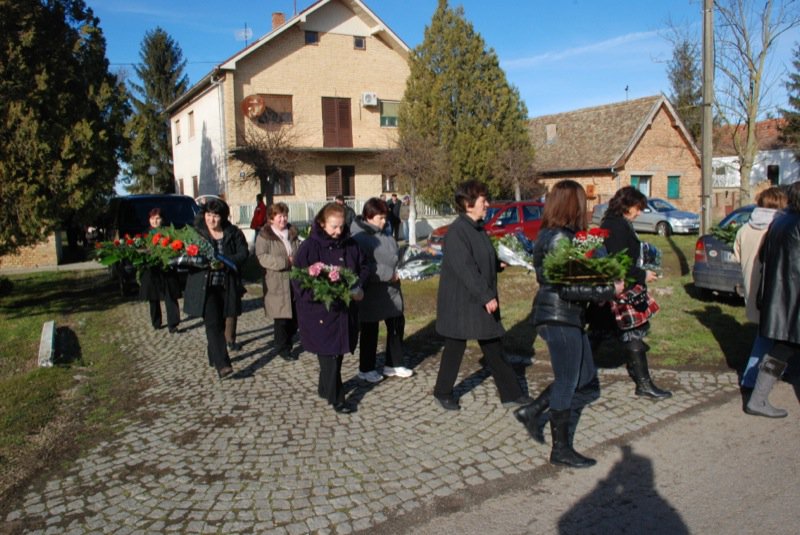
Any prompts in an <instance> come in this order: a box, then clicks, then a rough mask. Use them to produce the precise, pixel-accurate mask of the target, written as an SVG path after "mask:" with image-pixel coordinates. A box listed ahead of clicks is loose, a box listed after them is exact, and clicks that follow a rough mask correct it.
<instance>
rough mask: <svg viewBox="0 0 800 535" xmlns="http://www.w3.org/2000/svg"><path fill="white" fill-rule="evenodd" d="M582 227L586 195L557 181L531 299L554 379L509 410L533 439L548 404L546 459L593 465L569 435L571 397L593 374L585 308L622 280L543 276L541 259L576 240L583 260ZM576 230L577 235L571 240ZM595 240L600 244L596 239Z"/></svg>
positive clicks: (539, 242)
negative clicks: (549, 444) (550, 443)
mask: <svg viewBox="0 0 800 535" xmlns="http://www.w3.org/2000/svg"><path fill="white" fill-rule="evenodd" d="M585 231H586V193H585V192H584V190H583V187H582V186H581V185H580V184H578V183H577V182H575V181H573V180H563V181H561V182H558V183H557V184H555V186H553V188H552V190H551V191H550V192H549V193H548V195H547V202H546V203H545V206H544V213H543V215H542V226H541V229H540V230H539V235H538V237H537V239H536V245H535V246H534V248H533V265H534V267H535V269H536V280H537V282H538V283H539V290H538V292H537V293H536V297H535V298H534V300H533V313H532V320H533V324H534V326H535V327H536V332H537V333H538V334H539V336H541V337H542V339H543V340H544V341H545V342H546V343H547V348H548V350H549V352H550V362H551V365H552V366H553V375H554V381H553V383H552V384H550V385H549V386H548V387H547V388H546V389H545V390H544V391H543V392H542V394H541V395H540V396H539V397H538V398H537V399H536V401H534V402H533V403H532V404H530V405H527V406H525V407H522V408H520V409H518V410H517V411H515V413H514V414H515V416H516V417H517V419H518V420H520V421H521V422H523V423H524V424H525V426H526V427H527V428H528V430H529V431H530V432H531V434H532V435H533V436H534V437H536V436H537V433H538V422H537V420H538V417H539V415H540V414H541V413H542V412H544V410H545V409H546V408H547V407H548V405H549V407H550V429H551V433H552V438H553V446H552V451H551V453H550V462H551V463H552V464H557V465H563V466H571V467H575V468H582V467H588V466H592V465H594V464H595V462H596V461H595V460H594V459H590V458H588V457H584V456H583V455H581V454H580V453H578V452H576V451H575V450H574V449H573V447H572V439H571V435H570V433H569V424H570V419H571V415H572V398H573V395H574V393H575V391H576V390H577V389H579V388H581V387H584V386H586V385H588V384H589V383H590V382H592V381H593V380H594V379H595V377H596V371H595V367H594V362H593V360H592V350H591V347H590V345H589V339H588V337H587V335H586V332H585V331H584V330H583V327H584V322H585V312H586V306H587V303H589V302H598V301H607V300H610V299H612V298H613V297H614V295H615V294H616V293H618V292H620V291H622V288H623V283H622V281H617V282H612V281H603V282H601V281H599V280H597V279H595V280H594V281H592V282H593V283H594V284H591V285H590V284H588V283H586V282H583V281H584V280H585V279H583V278H580V277H578V278H576V279H575V280H574V281H569V280H561V281H560V282H559V283H555V282H553V281H552V280H550V279H549V278H548V276H547V274H546V269H545V267H544V265H545V260H546V258H547V257H548V255H553V254H555V253H556V252H557V251H558V250H560V249H561V248H563V247H564V244H561V245H560V244H559V243H560V242H563V241H564V240H566V241H567V244H570V243H575V244H576V245H575V247H577V248H585V249H586V250H585V251H584V252H583V254H584V255H585V256H586V257H587V258H589V257H591V256H593V252H594V248H593V247H591V246H590V247H586V246H585V245H584V244H586V243H589V244H591V243H592V241H591V240H589V238H588V235H586V234H585ZM579 232H580V233H581V235H580V237H578V238H576V233H579ZM594 238H596V237H593V239H594ZM597 240H598V244H599V238H597ZM581 250H582V249H581ZM539 440H543V437H542V438H540V439H539Z"/></svg>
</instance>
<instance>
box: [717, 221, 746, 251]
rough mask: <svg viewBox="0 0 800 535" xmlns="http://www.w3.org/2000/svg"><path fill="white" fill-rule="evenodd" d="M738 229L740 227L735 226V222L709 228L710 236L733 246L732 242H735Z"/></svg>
mask: <svg viewBox="0 0 800 535" xmlns="http://www.w3.org/2000/svg"><path fill="white" fill-rule="evenodd" d="M739 228H740V225H737V224H736V222H735V221H731V222H730V223H729V224H728V225H726V226H724V227H720V226H719V225H715V226H713V227H712V228H711V234H712V235H713V236H714V237H715V238H717V239H718V240H719V241H721V242H724V243H727V244H728V245H733V242H734V241H736V233H737V232H739Z"/></svg>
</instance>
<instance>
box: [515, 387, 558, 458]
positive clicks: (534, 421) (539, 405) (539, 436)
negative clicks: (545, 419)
mask: <svg viewBox="0 0 800 535" xmlns="http://www.w3.org/2000/svg"><path fill="white" fill-rule="evenodd" d="M552 387H553V385H552V384H549V385H547V388H545V389H544V390H542V393H541V394H539V396H538V397H537V398H536V399H535V400H533V403H530V404H528V405H525V406H524V407H520V408H519V409H517V410H515V411H514V417H515V418H516V419H517V420H518V421H519V422H520V423H521V424H522V425H524V426H525V429H527V430H528V434H529V435H530V436H531V438H532V439H533V440H535V441H536V442H538V443H539V444H544V431H543V429H542V428H541V427H539V416H541V414H542V413H543V412H544V411H546V410H547V409H548V408H549V407H550V390H551V388H552Z"/></svg>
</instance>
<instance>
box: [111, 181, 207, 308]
mask: <svg viewBox="0 0 800 535" xmlns="http://www.w3.org/2000/svg"><path fill="white" fill-rule="evenodd" d="M153 208H161V218H162V220H163V223H162V224H163V225H164V226H169V225H173V226H175V228H181V227H184V226H186V225H191V224H192V223H193V222H194V218H195V215H197V213H198V212H199V211H200V208H199V207H198V206H197V203H196V202H195V201H194V199H193V198H191V197H188V196H186V195H159V194H142V195H125V196H123V197H113V198H112V199H111V201H110V202H109V205H108V209H107V210H106V211H105V213H104V214H103V216H102V217H101V220H100V221H99V222H98V225H97V227H98V232H99V234H100V238H101V239H104V240H114V239H117V238H120V237H122V236H125V235H126V234H128V235H130V236H134V235H136V234H139V233H142V234H143V233H146V232H148V231H149V230H150V218H149V214H150V210H152V209H153ZM111 275H112V277H114V279H116V281H117V283H118V284H119V289H120V292H121V293H122V295H127V294H129V293H131V292H133V291H134V290H135V289H136V286H137V284H136V270H135V269H134V268H133V266H131V265H125V266H120V265H117V264H115V265H114V266H112V269H111Z"/></svg>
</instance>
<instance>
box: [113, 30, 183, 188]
mask: <svg viewBox="0 0 800 535" xmlns="http://www.w3.org/2000/svg"><path fill="white" fill-rule="evenodd" d="M139 58H140V59H141V63H139V64H138V65H137V66H136V67H135V71H136V74H137V76H138V77H139V83H135V82H131V83H130V86H131V89H132V93H133V96H132V97H131V101H132V102H133V108H134V114H133V116H132V117H131V118H130V120H129V121H128V125H127V131H128V137H129V138H130V141H131V152H130V157H129V160H128V164H129V165H128V169H127V171H126V180H127V182H128V184H129V185H128V187H127V189H128V190H129V191H132V192H136V193H141V192H150V191H153V189H155V192H165V193H173V192H174V191H175V175H174V173H173V167H172V141H171V138H170V124H169V115H168V114H167V112H166V109H167V106H169V105H170V104H171V103H172V102H173V101H174V100H175V99H177V98H178V97H179V96H181V95H182V94H183V93H185V92H186V90H187V89H188V86H189V79H188V78H187V76H186V75H185V74H184V68H185V67H186V60H184V59H183V52H182V51H181V48H180V46H178V44H177V43H176V42H175V41H174V40H173V39H172V37H170V36H169V34H167V32H165V31H164V30H163V29H161V28H156V29H155V30H152V31H149V32H147V33H146V34H145V36H144V39H143V40H142V46H141V50H140V51H139ZM186 127H187V126H186V125H184V128H186ZM183 135H184V136H186V132H183ZM150 166H155V169H156V174H155V175H152V176H151V175H150V174H149V172H148V171H149V169H150Z"/></svg>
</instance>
